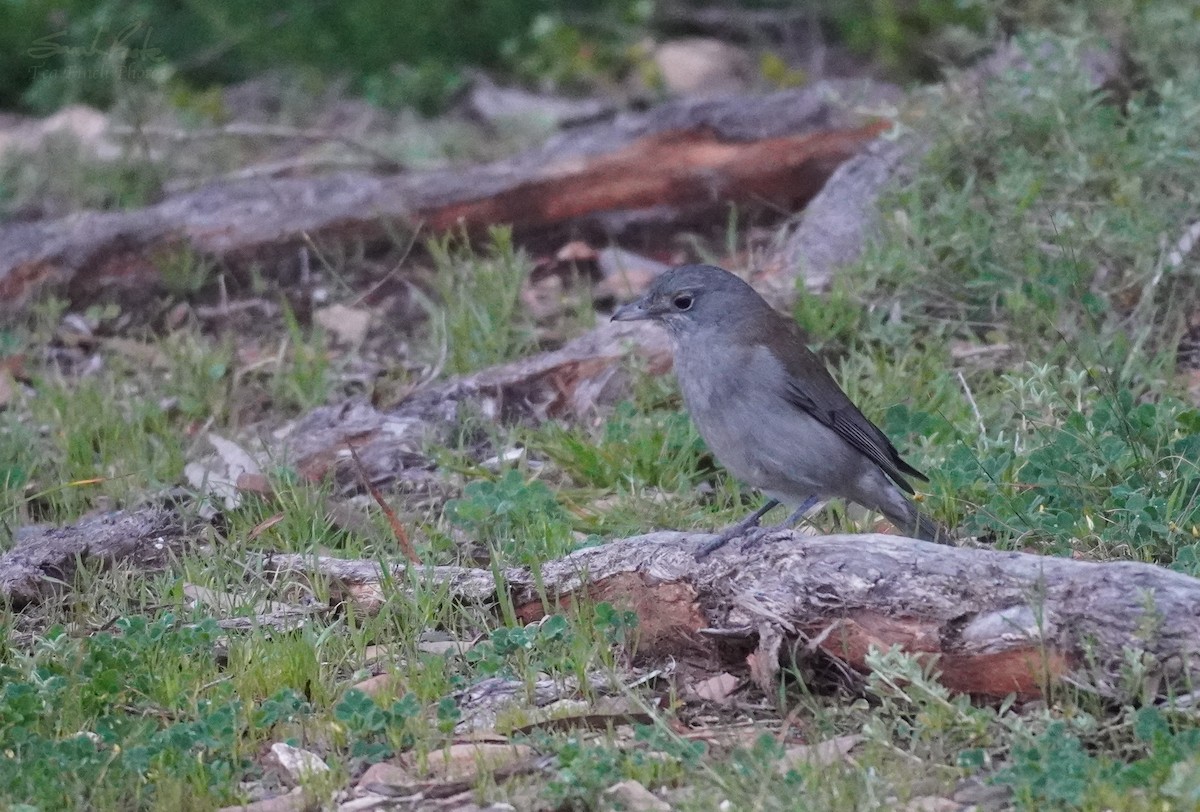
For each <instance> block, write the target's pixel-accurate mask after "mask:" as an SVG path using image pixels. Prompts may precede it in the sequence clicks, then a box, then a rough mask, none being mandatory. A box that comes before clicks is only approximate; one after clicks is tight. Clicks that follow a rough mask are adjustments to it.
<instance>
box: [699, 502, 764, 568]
mask: <svg viewBox="0 0 1200 812" xmlns="http://www.w3.org/2000/svg"><path fill="white" fill-rule="evenodd" d="M778 504H779V502H778V501H776V500H774V499H771V500H769V501H767V503H766V504H764V505H763V506H762V507H760V508H759V509H758V510H756V511H754V512H753V513H751V514H750V515H749V516H747V517H746V518H744V519H742V520H741V521H740V522H737V523H736V524H731V525H729V527H726V528H725V529H724V530H722V531H721V532H720V533H718V534H717V537H716V538H714V539H713V540H712V541H709V542H706V543H705V544H704V546H703V547H701V548H700V549H699V550H697V551H696V560H697V561H700V560H702V559H705V558H707V557H708V556H710V555H712V554H713V553H714V552H716V551H717V550H719V549H721V548H722V547H724V546H725V545H726V544H728V543H729V542H731V541H733V540H734V539H735V538H738V537H739V536H744V535H746V533H748V532H751V531H753V530H755V529H757V528H758V523H759V521H761V520H762V517H763V516H765V515H766V514H767V512H768V511H770V510H771V509H772V508H774V507H776V506H777V505H778Z"/></svg>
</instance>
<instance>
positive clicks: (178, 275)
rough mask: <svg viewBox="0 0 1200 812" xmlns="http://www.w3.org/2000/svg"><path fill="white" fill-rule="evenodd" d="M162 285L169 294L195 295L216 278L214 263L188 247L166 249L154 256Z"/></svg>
mask: <svg viewBox="0 0 1200 812" xmlns="http://www.w3.org/2000/svg"><path fill="white" fill-rule="evenodd" d="M155 265H156V266H157V267H158V272H159V275H160V278H161V279H162V284H163V287H164V288H165V289H166V291H167V293H168V294H170V295H171V296H174V297H178V298H183V299H186V298H188V297H191V296H195V295H196V294H197V293H199V292H200V291H201V290H203V289H204V288H205V287H206V286H207V285H209V284H210V283H211V282H213V281H214V280H215V278H216V263H215V262H214V261H213V260H212V259H210V258H208V257H205V256H202V255H200V254H198V253H196V252H195V251H193V250H191V249H190V248H179V249H176V250H174V251H167V252H164V253H162V254H160V255H159V256H158V257H156V258H155Z"/></svg>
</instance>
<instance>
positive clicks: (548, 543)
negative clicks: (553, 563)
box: [446, 469, 571, 562]
mask: <svg viewBox="0 0 1200 812" xmlns="http://www.w3.org/2000/svg"><path fill="white" fill-rule="evenodd" d="M446 517H447V518H448V519H449V520H450V521H451V523H453V524H455V525H458V526H459V527H462V528H464V529H466V530H468V531H470V532H472V533H475V534H477V535H478V537H479V539H480V540H482V541H486V542H488V543H489V544H492V545H495V546H496V547H497V548H498V549H499V550H501V551H502V552H505V553H509V554H515V555H516V556H517V557H518V558H519V559H520V560H522V561H529V562H534V561H542V560H545V559H546V558H549V557H553V556H554V555H555V554H556V552H557V551H563V550H565V549H567V548H568V547H569V545H568V540H569V535H570V530H571V525H570V522H569V520H568V517H567V514H566V511H564V510H563V509H562V507H561V506H560V505H559V504H558V500H557V499H556V498H555V496H554V493H553V492H552V491H551V490H550V488H548V487H547V486H546V484H545V483H544V482H539V481H538V480H531V481H528V482H527V481H526V480H525V477H524V476H523V475H522V474H521V472H520V471H518V470H516V469H509V470H508V471H506V472H505V473H504V475H503V476H501V477H500V478H499V479H497V480H495V481H491V480H481V481H477V482H472V483H470V484H469V485H467V487H466V488H464V489H463V495H462V497H461V498H459V499H452V500H451V501H449V502H448V503H447V504H446Z"/></svg>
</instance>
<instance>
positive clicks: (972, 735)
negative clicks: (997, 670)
mask: <svg viewBox="0 0 1200 812" xmlns="http://www.w3.org/2000/svg"><path fill="white" fill-rule="evenodd" d="M866 663H867V666H868V668H870V673H869V674H868V675H867V690H868V691H869V692H870V693H871V694H872V695H873V696H874V697H875V698H876V699H878V700H879V702H880V706H879V708H878V709H877V710H876V712H875V713H874V714H872V716H871V718H870V719H869V720H868V721H867V723H866V724H865V725H864V727H863V733H864V734H866V735H868V736H870V737H872V738H874V739H876V740H878V741H881V742H884V743H887V744H891V743H896V744H898V745H900V746H901V747H902V748H903V750H904V751H905V752H906V753H910V754H912V755H914V756H916V757H918V758H922V759H927V760H929V761H932V762H934V763H939V764H957V765H960V766H961V765H963V764H964V763H970V762H971V761H972V760H973V758H974V753H978V752H980V751H982V750H984V749H985V748H987V747H989V746H990V745H992V744H993V743H994V741H995V734H997V733H998V732H999V731H998V730H997V728H996V718H997V714H996V713H995V711H993V710H990V709H987V708H977V707H975V706H973V705H972V704H971V700H970V698H969V697H967V696H965V695H958V696H954V695H952V694H951V692H950V691H949V690H947V689H946V687H945V686H943V685H942V684H941V683H940V682H938V679H937V676H938V675H937V672H936V670H935V668H936V666H935V663H933V662H932V661H931V660H930V659H929V658H925V660H924V661H922V660H920V659H918V658H917V657H914V656H912V655H910V654H905V653H903V652H901V651H900V650H899V649H898V648H892V649H890V650H888V651H886V652H883V651H879V650H878V649H872V650H871V651H870V652H869V653H868V654H867V658H866ZM964 754H966V755H965V756H964Z"/></svg>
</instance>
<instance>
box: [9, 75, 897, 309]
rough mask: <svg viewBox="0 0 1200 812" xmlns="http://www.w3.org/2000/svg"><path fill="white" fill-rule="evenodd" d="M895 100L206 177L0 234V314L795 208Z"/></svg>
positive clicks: (821, 94)
mask: <svg viewBox="0 0 1200 812" xmlns="http://www.w3.org/2000/svg"><path fill="white" fill-rule="evenodd" d="M898 95H899V91H898V90H897V89H896V88H893V87H891V86H887V85H880V84H876V83H870V82H822V83H818V84H815V85H813V86H811V87H807V88H803V89H798V90H789V91H782V92H779V93H774V94H770V95H767V96H761V97H752V98H746V97H730V98H724V99H714V100H690V101H681V102H675V103H670V104H665V105H662V106H660V107H657V108H654V109H652V110H650V111H648V112H646V113H640V114H627V115H623V116H618V117H617V118H616V119H614V120H613V121H611V122H604V123H599V124H595V125H591V126H588V127H580V128H576V129H572V130H568V131H566V132H564V133H562V134H560V135H558V136H556V137H555V138H553V139H551V140H550V141H549V142H548V143H546V144H545V145H544V146H542V147H541V148H539V149H535V150H533V151H531V152H528V153H525V154H523V155H519V156H517V157H515V158H512V159H509V160H504V161H499V162H496V163H493V164H488V165H484V166H475V167H466V168H457V169H445V170H439V171H433V172H419V173H408V174H393V175H372V174H367V173H362V172H342V173H336V174H329V175H322V176H317V177H299V178H256V179H250V180H244V181H234V182H225V183H213V184H210V185H209V186H207V187H204V188H201V189H197V190H194V191H191V192H187V193H183V194H179V195H175V196H172V197H169V198H167V199H166V200H163V201H162V202H161V203H158V204H157V205H154V206H150V207H148V208H145V209H140V210H135V211H126V212H103V213H101V212H84V213H80V214H75V215H72V216H70V217H66V218H62V219H58V220H50V221H46V222H31V223H14V224H7V225H3V226H0V315H3V314H5V313H8V314H11V313H13V312H16V311H18V310H19V309H20V308H21V307H22V306H23V305H24V303H25V302H26V301H27V300H28V299H29V298H30V297H31V296H33V295H35V294H36V293H38V292H39V291H42V290H45V289H54V290H57V291H59V292H61V293H65V294H66V295H67V296H68V297H69V298H71V299H72V300H73V302H74V303H75V304H77V305H78V304H79V303H81V302H85V301H87V300H88V299H90V298H93V297H95V296H96V295H97V294H98V293H100V292H107V291H115V292H120V291H125V292H127V293H132V294H136V293H141V294H142V295H144V293H145V291H146V290H147V289H148V288H149V289H151V290H153V289H154V287H155V286H157V285H158V283H159V282H160V280H161V278H162V275H163V274H162V271H161V270H160V268H161V267H163V266H164V265H165V264H167V263H170V262H172V261H174V262H176V263H177V262H179V259H178V258H179V257H180V256H191V257H193V261H198V262H209V263H214V265H215V266H216V267H221V268H223V269H225V270H226V271H228V272H230V273H231V274H233V276H234V278H237V277H238V273H239V272H240V271H248V270H249V269H250V267H251V266H252V265H253V266H255V267H256V268H257V270H258V272H259V273H260V274H265V275H267V276H268V277H270V276H274V277H281V278H283V279H285V280H286V279H289V278H291V275H292V274H293V273H295V272H296V271H297V270H298V268H299V260H298V256H299V249H300V248H302V247H305V246H307V245H310V244H314V243H315V244H317V245H320V246H334V245H345V244H346V243H348V242H349V243H354V244H358V243H362V244H364V245H365V246H366V247H367V248H368V249H369V250H373V249H374V248H375V247H379V248H381V249H386V247H387V246H389V245H391V244H392V241H393V240H394V236H395V234H396V233H397V232H400V233H405V232H410V231H411V230H412V229H415V228H416V227H417V226H418V225H420V226H423V227H424V228H426V229H427V230H430V231H432V232H440V231H445V230H447V229H452V228H459V227H465V228H467V229H468V230H478V229H481V228H483V227H485V226H488V225H492V224H496V223H509V224H511V225H512V226H513V227H514V229H515V231H516V233H517V236H518V238H519V239H521V240H522V241H524V242H528V241H529V240H537V239H542V240H554V241H559V240H562V239H563V238H564V237H565V236H566V235H567V234H568V233H576V234H582V235H585V236H588V235H591V236H593V237H594V238H597V239H599V240H601V241H604V240H608V239H612V238H613V237H616V236H620V235H621V234H622V233H625V232H627V231H629V230H631V229H638V230H644V229H645V228H646V227H647V226H648V225H651V224H653V223H655V222H664V221H665V222H668V223H670V224H671V225H672V226H673V227H679V226H680V225H695V224H697V223H703V222H709V223H712V222H723V221H724V219H725V218H726V217H727V214H728V206H729V205H730V204H731V203H736V204H738V205H739V206H741V207H743V208H749V209H757V210H764V211H775V212H778V211H785V212H786V211H795V210H797V209H798V208H801V207H802V206H803V205H804V203H806V202H807V201H808V199H809V198H811V197H812V196H813V195H814V194H816V193H817V191H818V190H819V189H820V188H821V185H822V184H823V183H824V181H825V179H826V178H827V177H828V176H829V174H830V173H831V172H833V170H834V169H835V168H837V166H838V164H840V163H841V162H842V161H844V160H845V159H846V158H848V157H850V156H851V155H853V154H855V152H857V151H858V149H859V148H860V147H861V146H862V145H864V144H865V143H867V142H869V141H870V140H871V139H872V138H873V137H874V136H875V135H877V134H878V133H879V132H880V130H881V129H884V128H886V127H887V126H888V124H889V122H887V121H885V120H882V119H881V118H880V117H878V116H876V115H873V114H871V113H869V112H868V113H864V112H861V111H863V110H867V111H870V110H878V109H880V108H882V107H884V106H886V105H889V104H891V103H894V102H895V101H896V100H897V99H898ZM714 218H715V219H714ZM172 258H174V259H172Z"/></svg>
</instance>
